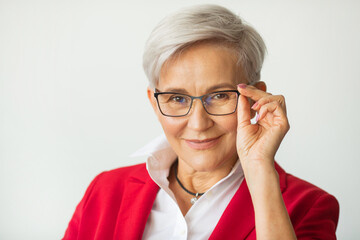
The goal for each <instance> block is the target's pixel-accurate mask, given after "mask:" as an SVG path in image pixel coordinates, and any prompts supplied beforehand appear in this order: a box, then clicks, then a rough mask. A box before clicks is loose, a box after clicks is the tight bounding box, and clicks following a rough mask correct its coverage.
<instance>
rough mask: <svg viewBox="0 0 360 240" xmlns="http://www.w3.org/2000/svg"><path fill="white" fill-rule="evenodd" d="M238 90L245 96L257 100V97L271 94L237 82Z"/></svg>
mask: <svg viewBox="0 0 360 240" xmlns="http://www.w3.org/2000/svg"><path fill="white" fill-rule="evenodd" d="M238 91H239V92H240V94H241V95H243V96H245V97H249V98H250V99H252V100H254V101H258V100H259V99H261V98H263V97H265V96H269V95H271V94H270V93H267V92H264V91H262V90H260V89H258V88H256V87H254V86H251V85H246V84H239V85H238Z"/></svg>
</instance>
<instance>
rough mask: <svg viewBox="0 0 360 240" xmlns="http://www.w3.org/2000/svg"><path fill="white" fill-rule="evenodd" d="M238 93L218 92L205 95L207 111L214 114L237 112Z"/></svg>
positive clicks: (204, 101) (204, 100)
mask: <svg viewBox="0 0 360 240" xmlns="http://www.w3.org/2000/svg"><path fill="white" fill-rule="evenodd" d="M237 97H238V95H237V93H236V92H216V93H211V94H208V95H205V96H204V99H203V103H204V107H205V109H206V111H207V112H208V113H210V114H214V115H225V114H230V113H233V112H235V110H236V106H237V99H238V98H237Z"/></svg>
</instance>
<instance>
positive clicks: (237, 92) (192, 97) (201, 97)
mask: <svg viewBox="0 0 360 240" xmlns="http://www.w3.org/2000/svg"><path fill="white" fill-rule="evenodd" d="M222 92H234V93H236V95H237V97H236V100H238V99H239V96H240V92H239V91H237V90H223V91H216V92H212V93H208V94H204V95H202V96H197V97H196V96H191V95H188V94H184V93H177V92H160V91H159V90H158V89H156V88H155V90H154V97H155V98H156V102H157V104H158V107H159V110H160V112H161V114H162V115H164V116H167V117H183V116H186V115H188V114H189V112H190V110H191V107H192V104H193V101H194V99H199V100H200V101H201V104H202V105H203V107H204V109H205V111H206V112H207V114H209V115H212V116H225V115H230V114H233V113H234V112H236V109H237V106H238V101H236V106H235V110H234V111H233V112H231V113H225V114H213V113H209V112H208V110H207V109H206V107H205V103H204V100H203V99H204V97H205V96H208V95H210V94H214V93H222ZM161 94H181V95H184V96H187V97H190V98H191V102H190V106H189V110H188V111H187V112H186V113H185V114H183V115H168V114H165V113H163V111H162V110H161V107H160V103H159V99H158V96H159V95H161Z"/></svg>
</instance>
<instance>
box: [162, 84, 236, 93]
mask: <svg viewBox="0 0 360 240" xmlns="http://www.w3.org/2000/svg"><path fill="white" fill-rule="evenodd" d="M221 88H230V89H231V90H233V89H236V88H235V86H234V84H231V83H220V84H216V85H214V86H211V87H209V88H208V89H206V93H209V92H213V91H215V90H218V89H221ZM163 91H164V92H176V93H186V94H189V92H188V91H186V89H184V88H166V89H165V90H163Z"/></svg>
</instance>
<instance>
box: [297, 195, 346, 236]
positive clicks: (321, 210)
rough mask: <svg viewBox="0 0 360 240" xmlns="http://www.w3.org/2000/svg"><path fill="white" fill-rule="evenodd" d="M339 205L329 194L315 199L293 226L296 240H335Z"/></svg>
mask: <svg viewBox="0 0 360 240" xmlns="http://www.w3.org/2000/svg"><path fill="white" fill-rule="evenodd" d="M338 218H339V203H338V201H337V200H336V198H335V197H333V196H332V195H330V194H327V193H325V194H323V195H321V196H320V197H319V198H317V199H316V200H315V201H314V203H313V204H312V206H311V207H310V209H309V210H308V212H307V213H306V214H305V216H304V217H303V218H302V219H301V221H300V222H299V223H298V224H297V226H294V230H295V233H296V236H297V239H298V240H307V239H324V240H325V239H326V240H331V239H336V235H335V232H336V227H337V223H338Z"/></svg>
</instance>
